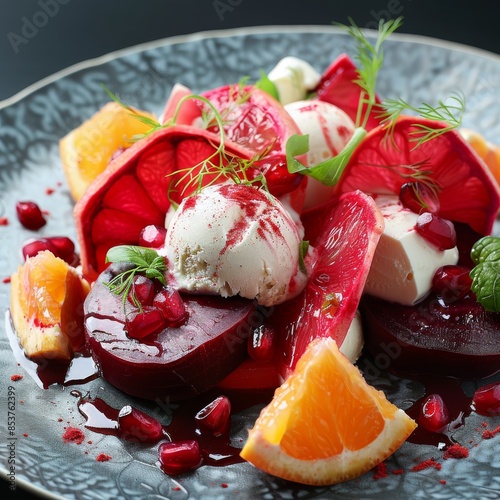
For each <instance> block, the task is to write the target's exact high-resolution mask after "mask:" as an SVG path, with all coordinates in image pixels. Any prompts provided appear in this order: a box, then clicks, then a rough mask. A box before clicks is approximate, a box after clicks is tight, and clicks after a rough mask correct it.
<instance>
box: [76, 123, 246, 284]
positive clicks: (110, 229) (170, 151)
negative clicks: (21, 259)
mask: <svg viewBox="0 0 500 500" xmlns="http://www.w3.org/2000/svg"><path fill="white" fill-rule="evenodd" d="M219 140H220V137H219V136H218V135H217V134H213V133H211V132H208V131H206V130H201V129H197V128H194V127H189V126H185V125H178V126H172V127H168V128H165V129H161V130H159V131H157V132H155V133H152V134H151V135H149V136H146V137H145V138H143V139H141V140H140V141H138V142H137V143H135V144H134V145H133V146H131V147H130V148H128V149H127V150H126V151H124V152H123V153H122V154H121V155H119V156H118V157H116V158H115V159H114V160H113V161H111V163H110V164H109V165H108V167H107V168H106V170H105V171H104V172H103V173H102V174H101V175H100V176H99V177H97V178H96V179H95V180H94V182H92V184H91V185H90V186H89V187H88V189H87V190H86V192H85V194H84V195H83V197H82V198H81V199H80V200H79V201H78V202H77V203H76V205H75V207H74V219H75V225H76V229H77V236H78V241H79V244H80V258H81V264H82V272H83V275H84V276H85V278H86V279H87V280H88V281H90V282H92V281H94V280H95V279H96V277H97V275H98V274H99V273H100V272H102V271H103V270H104V269H105V267H106V264H105V261H104V259H105V255H106V252H107V250H108V249H109V248H110V247H112V246H115V245H120V244H128V245H133V244H137V243H138V241H139V234H140V232H141V230H142V229H143V228H144V227H145V226H147V225H151V224H156V225H163V224H164V222H165V214H166V211H167V210H168V208H169V206H170V199H169V185H170V183H175V182H176V181H177V180H178V178H179V175H181V174H178V173H176V172H177V171H178V169H179V168H180V167H182V168H187V167H193V166H196V165H197V162H198V161H200V148H201V151H202V153H203V154H209V153H213V152H215V151H216V150H217V147H218V144H219ZM189 148H191V149H192V152H193V154H192V155H189V154H188V149H189ZM181 150H182V154H180V151H181ZM225 150H226V152H227V154H228V155H229V156H231V155H234V156H238V157H239V158H250V157H251V155H252V152H250V151H248V150H245V149H244V148H242V147H240V146H238V145H236V144H233V143H231V142H230V141H226V148H225ZM178 153H179V154H178ZM181 157H182V160H181V159H180V158H181ZM190 157H191V160H192V161H191V163H189V162H188V159H189V158H190ZM201 159H204V158H201ZM179 162H181V165H180V164H179ZM174 173H175V175H172V174H174ZM195 187H196V186H194V187H193V188H192V189H194V188H195ZM174 194H177V196H178V198H177V199H180V194H179V193H174ZM188 194H190V193H189V191H187V192H185V193H183V195H184V196H186V195H188Z"/></svg>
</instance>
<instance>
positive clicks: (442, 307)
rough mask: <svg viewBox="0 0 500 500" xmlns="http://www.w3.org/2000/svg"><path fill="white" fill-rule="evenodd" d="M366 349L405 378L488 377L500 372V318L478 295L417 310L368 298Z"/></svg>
mask: <svg viewBox="0 0 500 500" xmlns="http://www.w3.org/2000/svg"><path fill="white" fill-rule="evenodd" d="M361 310H362V314H363V320H364V330H363V331H364V333H365V346H366V347H367V349H368V351H369V352H370V353H371V355H372V356H373V357H374V360H375V362H376V363H379V364H380V367H381V368H384V369H385V368H388V369H389V370H391V369H394V370H395V371H397V372H400V373H406V374H411V373H436V374H440V375H449V376H457V377H458V376H459V377H470V378H477V377H484V376H488V375H491V374H493V373H495V372H496V371H498V370H499V369H500V335H499V332H500V314H496V313H490V312H486V311H485V310H484V309H483V307H482V306H481V305H480V304H478V303H477V301H476V300H475V298H474V296H472V295H467V296H465V297H464V298H461V299H458V300H456V301H455V302H453V303H445V302H443V301H442V300H440V299H438V297H437V296H436V295H431V296H429V297H428V298H427V299H425V300H424V301H423V302H421V303H419V304H417V305H415V306H402V305H399V304H394V303H391V302H386V301H384V300H381V299H377V298H374V297H370V296H365V297H363V299H362V301H361Z"/></svg>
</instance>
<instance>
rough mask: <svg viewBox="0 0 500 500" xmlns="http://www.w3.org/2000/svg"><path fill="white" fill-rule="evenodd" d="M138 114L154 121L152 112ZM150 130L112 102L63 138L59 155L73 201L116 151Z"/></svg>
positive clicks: (125, 147) (105, 165)
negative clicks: (136, 136)
mask: <svg viewBox="0 0 500 500" xmlns="http://www.w3.org/2000/svg"><path fill="white" fill-rule="evenodd" d="M138 112H139V113H140V114H141V115H144V116H146V117H148V118H151V119H154V116H153V115H151V114H149V113H146V112H144V111H139V110H138ZM150 128H151V126H149V125H146V124H145V123H143V122H141V121H140V120H138V119H137V118H135V117H134V116H132V114H131V113H130V111H128V110H126V109H125V108H124V107H122V106H120V105H119V104H118V103H116V102H110V103H107V104H106V105H105V106H103V107H102V108H101V109H100V110H99V111H97V112H96V113H95V114H94V115H93V116H92V117H91V118H89V119H88V120H87V121H85V122H83V123H82V124H81V125H80V126H79V127H77V128H75V129H74V130H72V131H71V132H69V133H68V134H67V135H66V136H64V137H63V138H62V139H61V140H60V141H59V154H60V157H61V163H62V167H63V171H64V174H65V176H66V180H67V182H68V187H69V190H70V193H71V196H72V197H73V199H74V200H75V201H77V200H79V199H80V198H81V197H82V195H83V193H84V192H85V191H86V189H87V187H88V186H89V184H90V183H91V182H92V181H93V180H94V179H95V178H96V177H97V176H98V175H99V174H100V173H101V172H102V171H103V170H104V169H105V168H106V167H107V165H108V163H109V162H110V161H111V158H112V157H113V155H114V154H115V153H116V152H118V151H121V150H124V149H127V148H128V147H130V146H131V145H132V144H133V140H132V138H133V137H134V136H135V135H140V134H144V133H145V132H147V131H148V130H149V129H150Z"/></svg>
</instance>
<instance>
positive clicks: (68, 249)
mask: <svg viewBox="0 0 500 500" xmlns="http://www.w3.org/2000/svg"><path fill="white" fill-rule="evenodd" d="M47 239H48V240H49V241H50V243H51V245H52V246H53V247H54V248H55V251H54V254H55V255H56V256H57V257H60V258H61V259H63V260H65V261H66V262H67V263H68V264H71V262H73V261H74V259H75V244H74V243H73V241H72V240H71V239H70V238H68V237H67V236H51V237H50V238H47Z"/></svg>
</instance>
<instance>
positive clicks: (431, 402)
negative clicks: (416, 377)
mask: <svg viewBox="0 0 500 500" xmlns="http://www.w3.org/2000/svg"><path fill="white" fill-rule="evenodd" d="M449 419H450V417H449V414H448V408H446V405H445V404H444V401H443V398H442V397H441V396H440V395H439V394H431V395H430V396H428V397H427V398H426V399H425V401H424V402H423V404H422V408H421V410H420V416H419V419H418V423H419V425H421V426H422V427H423V428H424V429H427V430H428V431H431V432H440V431H442V430H443V428H444V427H445V426H446V424H447V423H448V422H449V421H450V420H449Z"/></svg>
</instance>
